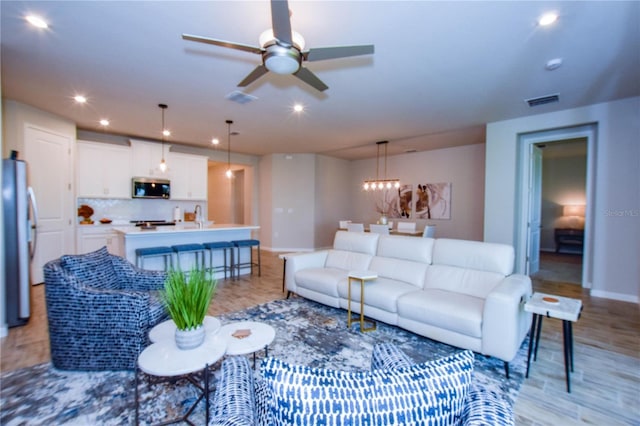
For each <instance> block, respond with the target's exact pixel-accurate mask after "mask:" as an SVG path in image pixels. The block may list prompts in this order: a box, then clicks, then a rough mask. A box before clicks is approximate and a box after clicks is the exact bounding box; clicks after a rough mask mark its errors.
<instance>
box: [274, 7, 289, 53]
mask: <svg viewBox="0 0 640 426" xmlns="http://www.w3.org/2000/svg"><path fill="white" fill-rule="evenodd" d="M271 26H272V27H273V36H274V37H275V38H276V39H277V40H278V41H281V42H282V43H285V44H287V45H289V46H292V45H293V38H292V37H291V20H290V19H289V2H288V1H287V0H271Z"/></svg>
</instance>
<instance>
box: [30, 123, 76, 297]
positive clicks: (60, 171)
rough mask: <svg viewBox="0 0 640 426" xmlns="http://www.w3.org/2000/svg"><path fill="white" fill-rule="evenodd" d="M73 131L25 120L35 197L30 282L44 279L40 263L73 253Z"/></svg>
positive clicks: (31, 182)
mask: <svg viewBox="0 0 640 426" xmlns="http://www.w3.org/2000/svg"><path fill="white" fill-rule="evenodd" d="M72 141H73V135H65V134H60V133H56V132H55V131H53V130H50V129H46V128H41V127H38V126H35V125H31V124H27V125H26V126H25V131H24V151H25V152H24V153H25V155H24V158H25V160H26V161H27V164H28V174H29V177H28V180H29V185H30V186H31V187H32V188H33V190H34V192H35V196H36V199H37V200H38V203H37V204H38V211H37V221H36V223H37V230H36V232H37V236H36V241H37V242H36V244H35V247H36V248H35V253H34V255H33V261H32V262H31V280H32V283H33V284H38V283H41V282H43V281H44V274H43V272H42V267H43V266H44V264H45V263H47V262H48V261H50V260H52V259H55V258H58V257H60V256H62V255H63V254H65V253H73V247H74V242H73V225H72V224H73V223H74V222H73V217H74V215H73V212H72V210H73V207H72V206H73V205H74V204H75V202H74V199H73V191H72V187H71V184H70V182H73V174H72V173H71V170H72V167H71V157H70V152H71V144H72Z"/></svg>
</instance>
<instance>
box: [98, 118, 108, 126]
mask: <svg viewBox="0 0 640 426" xmlns="http://www.w3.org/2000/svg"><path fill="white" fill-rule="evenodd" d="M100 125H101V126H104V127H107V126H108V125H109V120H107V119H106V118H103V119H102V120H100Z"/></svg>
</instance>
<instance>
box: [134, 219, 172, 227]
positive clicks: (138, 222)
mask: <svg viewBox="0 0 640 426" xmlns="http://www.w3.org/2000/svg"><path fill="white" fill-rule="evenodd" d="M131 223H133V224H135V226H147V225H150V226H174V225H175V224H176V223H175V222H167V221H166V220H132V221H131Z"/></svg>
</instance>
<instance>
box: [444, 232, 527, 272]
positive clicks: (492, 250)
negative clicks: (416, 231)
mask: <svg viewBox="0 0 640 426" xmlns="http://www.w3.org/2000/svg"><path fill="white" fill-rule="evenodd" d="M514 259H515V254H514V251H513V247H512V246H509V245H506V244H496V243H485V242H480V241H467V240H452V239H447V238H438V239H437V240H435V243H434V246H433V264H434V265H436V264H437V265H448V266H458V267H460V268H464V269H476V270H479V271H489V272H496V273H499V274H501V275H503V276H507V275H511V274H512V273H513V264H514Z"/></svg>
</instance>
